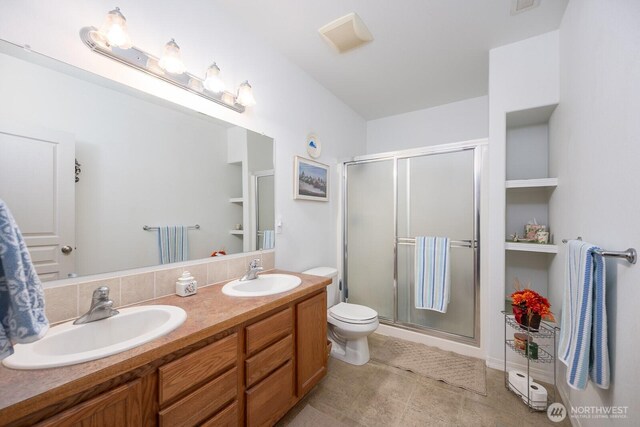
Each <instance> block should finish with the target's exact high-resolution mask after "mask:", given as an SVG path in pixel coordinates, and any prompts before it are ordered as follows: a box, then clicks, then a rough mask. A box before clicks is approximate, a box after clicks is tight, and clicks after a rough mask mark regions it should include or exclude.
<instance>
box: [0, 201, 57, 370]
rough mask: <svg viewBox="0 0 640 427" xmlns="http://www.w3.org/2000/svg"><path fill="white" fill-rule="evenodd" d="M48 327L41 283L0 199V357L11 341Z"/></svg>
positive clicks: (36, 337)
mask: <svg viewBox="0 0 640 427" xmlns="http://www.w3.org/2000/svg"><path fill="white" fill-rule="evenodd" d="M48 330H49V321H48V320H47V316H46V315H45V312H44V291H43V290H42V283H40V279H39V278H38V275H37V274H36V270H35V269H34V268H33V264H32V263H31V257H30V256H29V251H28V250H27V245H26V244H25V243H24V240H23V238H22V233H20V230H19V229H18V225H17V224H16V221H15V220H14V219H13V216H12V215H11V212H10V211H9V208H8V207H7V205H6V204H5V203H4V202H3V201H2V200H0V359H4V358H5V357H8V356H10V355H12V354H13V344H16V343H29V342H33V341H36V340H39V339H40V338H42V337H43V336H44V335H45V334H46V333H47V331H48Z"/></svg>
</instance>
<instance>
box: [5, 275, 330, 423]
mask: <svg viewBox="0 0 640 427" xmlns="http://www.w3.org/2000/svg"><path fill="white" fill-rule="evenodd" d="M269 272H270V273H286V274H293V275H296V276H298V277H300V278H301V279H302V284H301V285H300V286H298V287H297V288H295V289H293V290H291V291H289V292H284V293H281V294H276V295H269V296H263V297H251V298H240V297H230V296H227V295H225V294H223V293H222V284H218V285H212V286H207V287H204V288H200V289H198V293H197V294H196V295H194V296H190V297H186V298H181V297H178V296H176V295H169V296H165V297H161V298H157V299H154V300H150V301H146V302H144V303H140V304H136V305H149V304H166V305H175V306H177V307H181V308H183V309H184V310H185V311H186V312H187V319H186V320H185V322H184V323H183V324H182V325H181V326H180V327H178V328H177V329H176V330H174V331H172V332H171V333H169V334H168V335H165V336H163V337H160V338H157V339H155V340H153V341H151V342H149V343H146V344H143V345H141V346H139V347H136V348H134V349H131V350H127V351H124V352H122V353H118V354H115V355H112V356H109V357H105V358H102V359H98V360H93V361H90V362H85V363H80V364H77V365H72V366H65V367H60V368H50V369H39V370H13V369H8V368H5V367H4V366H1V365H0V424H5V423H9V422H11V421H14V420H17V419H19V418H22V417H24V416H26V415H28V414H30V413H32V412H35V411H38V410H40V409H42V408H45V407H47V406H49V405H51V404H53V403H55V402H57V401H60V400H61V399H65V398H67V397H69V396H73V395H74V394H77V393H80V392H83V391H85V390H87V389H89V388H91V387H92V386H95V385H98V384H101V383H103V382H105V381H108V380H110V379H113V378H116V377H118V376H120V375H122V374H124V373H126V372H129V371H132V370H134V369H136V368H139V367H142V366H144V365H147V364H149V363H151V362H153V361H155V360H158V359H160V358H162V357H164V356H166V355H169V354H171V353H173V352H175V351H178V350H180V349H182V348H184V347H187V346H189V345H192V344H195V343H197V342H199V341H201V340H203V339H206V338H208V337H211V336H212V335H215V334H217V333H220V332H223V331H225V330H228V329H230V328H233V327H235V326H237V325H239V324H241V323H243V322H246V321H247V320H250V319H252V318H254V317H257V316H260V315H261V314H264V313H267V312H269V311H271V310H273V309H275V308H277V307H279V306H282V305H285V304H287V303H289V302H291V301H295V300H297V299H300V298H303V297H305V296H306V295H310V294H312V293H314V292H317V291H319V290H321V289H322V288H324V287H325V286H327V285H328V284H329V283H330V279H327V278H323V277H318V276H310V275H305V274H299V273H291V272H287V271H280V270H271V271H269Z"/></svg>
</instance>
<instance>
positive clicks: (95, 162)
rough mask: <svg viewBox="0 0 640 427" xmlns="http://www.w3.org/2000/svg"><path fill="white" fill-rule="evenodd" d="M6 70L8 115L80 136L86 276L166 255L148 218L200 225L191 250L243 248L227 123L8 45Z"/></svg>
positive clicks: (2, 106)
mask: <svg viewBox="0 0 640 427" xmlns="http://www.w3.org/2000/svg"><path fill="white" fill-rule="evenodd" d="M0 69H2V70H3V72H2V76H3V78H2V79H1V80H0V94H1V97H2V98H3V99H10V100H11V102H3V103H0V116H1V117H3V118H4V119H6V120H9V121H11V122H13V123H16V122H17V123H22V124H23V125H24V126H25V127H34V126H35V127H36V128H41V127H43V128H46V129H53V130H56V131H62V132H65V133H68V134H71V135H73V137H74V140H75V146H76V158H77V159H78V160H79V162H80V163H81V164H82V171H83V172H82V173H81V175H80V181H79V182H78V183H76V184H75V185H74V189H75V193H76V198H75V200H76V244H75V246H76V250H75V251H74V254H75V261H76V268H75V270H74V271H75V272H76V273H77V274H78V275H81V276H84V275H87V274H97V273H104V272H109V271H117V270H125V269H131V268H137V267H146V266H151V265H156V264H158V260H159V254H158V249H157V233H155V232H148V231H144V230H142V226H143V225H151V226H156V225H173V224H186V225H193V224H200V226H201V229H200V230H197V231H196V230H192V231H190V232H189V240H190V242H189V248H190V259H199V258H205V257H207V256H209V254H210V253H211V252H212V251H213V250H217V249H221V248H224V249H226V250H227V251H228V253H238V252H242V245H241V244H240V243H239V242H238V241H237V238H236V237H234V236H230V235H229V229H230V228H231V226H232V225H233V224H234V223H235V222H237V221H238V219H237V218H234V212H233V210H232V208H233V207H232V206H230V205H229V203H228V200H229V198H230V197H232V194H231V193H232V189H233V188H234V187H239V186H240V183H239V182H233V181H239V177H238V176H234V174H233V171H232V170H230V169H231V168H232V166H230V165H228V164H227V162H226V156H227V154H226V152H227V142H226V129H224V128H223V127H222V126H220V125H218V124H215V123H213V122H212V121H209V120H205V119H203V118H199V117H195V116H193V115H188V114H185V113H184V112H181V111H175V110H172V109H170V108H166V107H164V106H159V105H156V104H154V103H151V102H149V101H144V100H141V99H138V98H136V97H133V96H130V95H125V94H122V93H120V92H117V91H114V90H111V89H107V88H104V87H102V86H99V85H97V84H94V83H89V82H86V81H84V80H81V79H78V78H75V77H71V76H69V75H67V74H63V73H60V72H57V71H53V70H51V69H49V68H45V67H42V66H40V65H36V64H33V63H30V62H26V61H23V60H20V59H17V58H15V57H12V56H7V55H4V54H0ZM61 100H63V101H61ZM132 117H134V118H135V120H131V118H132ZM265 145H268V146H269V147H271V144H270V143H269V144H265ZM214 183H215V185H213V184H214ZM19 220H20V218H18V221H19Z"/></svg>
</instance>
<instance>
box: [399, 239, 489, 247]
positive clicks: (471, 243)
mask: <svg viewBox="0 0 640 427" xmlns="http://www.w3.org/2000/svg"><path fill="white" fill-rule="evenodd" d="M397 241H398V244H399V245H408V246H413V245H415V244H416V238H415V237H398V238H397ZM449 243H450V244H451V247H453V248H475V247H477V245H478V244H477V242H476V241H475V240H450V241H449Z"/></svg>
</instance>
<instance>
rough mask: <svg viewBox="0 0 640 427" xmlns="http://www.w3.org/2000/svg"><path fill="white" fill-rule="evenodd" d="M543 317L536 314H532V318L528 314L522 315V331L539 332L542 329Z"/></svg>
mask: <svg viewBox="0 0 640 427" xmlns="http://www.w3.org/2000/svg"><path fill="white" fill-rule="evenodd" d="M541 320H542V316H540V315H539V314H536V313H532V314H531V315H530V316H529V315H527V313H524V314H523V315H522V319H521V322H520V327H521V328H522V329H528V330H529V331H533V332H537V331H538V329H540V321H541Z"/></svg>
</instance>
